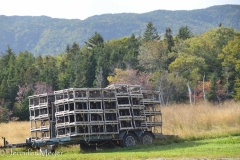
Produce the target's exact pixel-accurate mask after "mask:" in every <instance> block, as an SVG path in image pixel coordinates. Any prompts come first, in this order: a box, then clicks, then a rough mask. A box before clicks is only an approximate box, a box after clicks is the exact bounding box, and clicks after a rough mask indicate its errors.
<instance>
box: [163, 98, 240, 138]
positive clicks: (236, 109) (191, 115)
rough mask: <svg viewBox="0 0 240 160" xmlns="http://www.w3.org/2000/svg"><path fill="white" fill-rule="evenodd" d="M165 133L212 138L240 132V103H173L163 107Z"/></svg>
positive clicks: (183, 136) (184, 136) (182, 136)
mask: <svg viewBox="0 0 240 160" xmlns="http://www.w3.org/2000/svg"><path fill="white" fill-rule="evenodd" d="M162 114H163V134H175V135H178V136H179V137H181V138H211V137H219V136H221V135H228V134H240V103H237V102H233V101H230V102H225V103H223V104H219V105H212V104H210V103H206V104H205V103H201V104H197V105H193V106H190V105H186V104H182V105H179V104H178V105H171V106H167V107H162Z"/></svg>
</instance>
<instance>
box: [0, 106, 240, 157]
mask: <svg viewBox="0 0 240 160" xmlns="http://www.w3.org/2000/svg"><path fill="white" fill-rule="evenodd" d="M161 109H162V113H163V134H174V135H178V136H179V138H177V139H173V140H170V141H169V140H168V141H160V140H158V141H156V142H154V144H152V145H148V146H142V145H139V146H136V147H133V148H118V147H117V148H115V149H106V150H102V151H94V152H91V153H88V152H79V147H78V146H70V147H60V148H58V149H57V153H61V152H62V153H61V154H60V155H51V156H48V157H45V158H48V159H53V158H56V157H57V159H147V158H148V159H149V158H150V159H151V158H152V159H154V158H179V159H182V158H229V157H231V158H240V104H239V103H237V102H227V103H224V104H221V105H217V106H213V105H211V104H204V103H203V104H197V105H195V106H190V105H185V104H183V105H171V106H167V107H162V108H161ZM29 131H30V128H29V122H9V123H0V137H2V136H5V137H6V139H7V140H8V141H9V142H10V143H20V142H24V141H25V138H26V137H29V136H30V133H29ZM0 145H2V142H1V143H0ZM15 150H16V151H18V152H25V153H26V149H25V148H24V149H20V150H19V149H15ZM9 152H10V151H9V150H8V151H7V153H8V154H7V155H8V156H7V155H4V156H2V157H0V159H2V158H5V159H19V158H20V159H25V158H27V159H33V158H34V159H41V158H42V156H40V155H38V156H37V155H36V156H33V155H32V156H30V155H27V156H26V155H11V154H9ZM0 153H1V152H0ZM31 153H34V152H31ZM38 154H39V153H38ZM0 156H1V155H0Z"/></svg>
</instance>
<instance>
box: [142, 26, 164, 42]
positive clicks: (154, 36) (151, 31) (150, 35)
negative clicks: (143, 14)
mask: <svg viewBox="0 0 240 160" xmlns="http://www.w3.org/2000/svg"><path fill="white" fill-rule="evenodd" d="M146 27H147V28H146V30H145V31H144V34H143V42H147V41H150V40H159V39H160V37H159V35H158V32H157V29H156V28H155V27H154V26H153V23H152V22H148V24H147V26H146Z"/></svg>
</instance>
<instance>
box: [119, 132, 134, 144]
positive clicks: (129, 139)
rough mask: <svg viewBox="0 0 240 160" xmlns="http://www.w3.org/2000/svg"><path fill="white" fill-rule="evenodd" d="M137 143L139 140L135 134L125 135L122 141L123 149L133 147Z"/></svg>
mask: <svg viewBox="0 0 240 160" xmlns="http://www.w3.org/2000/svg"><path fill="white" fill-rule="evenodd" d="M136 143H137V138H136V136H135V135H134V134H132V133H128V134H125V135H124V137H123V140H121V141H120V146H121V147H133V146H135V145H136Z"/></svg>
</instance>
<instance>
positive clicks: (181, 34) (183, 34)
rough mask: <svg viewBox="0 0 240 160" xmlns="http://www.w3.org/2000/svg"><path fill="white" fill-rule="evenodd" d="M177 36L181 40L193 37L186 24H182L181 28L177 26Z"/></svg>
mask: <svg viewBox="0 0 240 160" xmlns="http://www.w3.org/2000/svg"><path fill="white" fill-rule="evenodd" d="M177 37H178V38H180V39H182V40H186V39H188V38H191V37H193V34H192V32H191V31H190V30H189V28H188V26H182V27H181V28H179V30H178V34H177Z"/></svg>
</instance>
